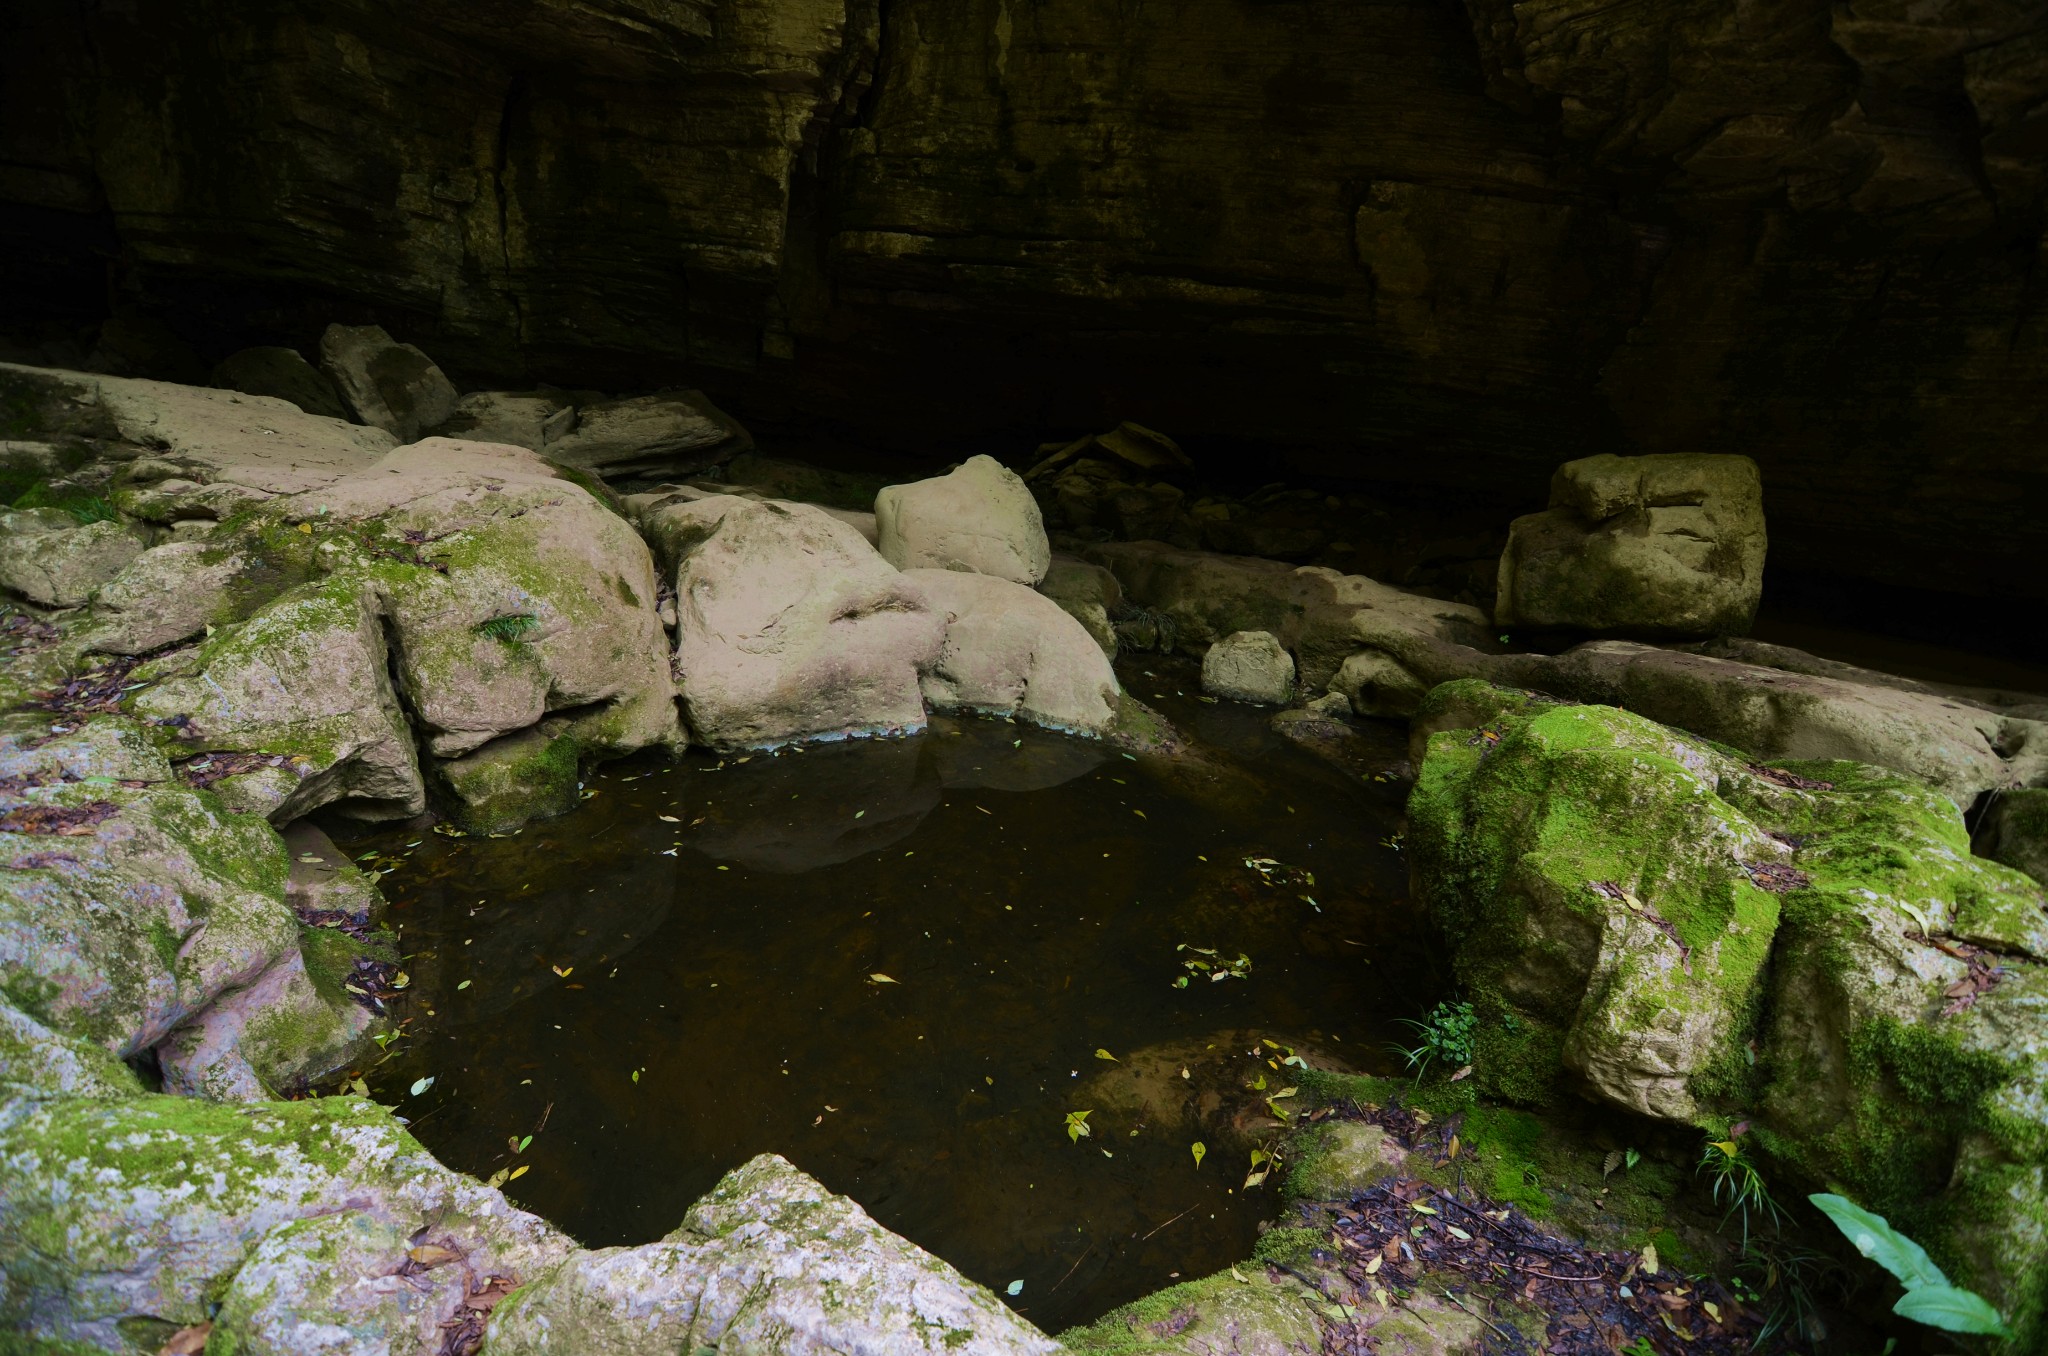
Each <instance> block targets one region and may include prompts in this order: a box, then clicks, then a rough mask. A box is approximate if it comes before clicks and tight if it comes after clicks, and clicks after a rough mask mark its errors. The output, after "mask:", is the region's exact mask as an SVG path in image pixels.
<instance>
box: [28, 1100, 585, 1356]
mask: <svg viewBox="0 0 2048 1356" xmlns="http://www.w3.org/2000/svg"><path fill="white" fill-rule="evenodd" d="M341 1211H349V1212H354V1214H355V1215H356V1216H357V1217H359V1218H362V1219H365V1220H367V1221H369V1222H370V1223H372V1224H374V1225H377V1226H382V1228H381V1231H379V1232H378V1233H377V1240H378V1241H381V1243H382V1244H383V1245H384V1250H383V1251H379V1252H377V1257H376V1260H377V1262H378V1264H379V1266H378V1269H379V1270H381V1271H383V1272H384V1273H385V1274H386V1275H389V1274H391V1273H395V1272H398V1271H399V1270H400V1269H401V1268H403V1267H404V1264H405V1262H406V1261H407V1248H408V1247H409V1246H411V1245H409V1244H408V1243H407V1242H406V1240H407V1238H408V1237H411V1236H417V1237H418V1238H419V1239H420V1241H421V1242H422V1243H433V1244H435V1245H437V1246H440V1247H445V1248H448V1249H449V1250H450V1251H451V1252H458V1253H459V1254H460V1255H461V1256H462V1257H463V1258H464V1259H465V1263H466V1266H467V1267H468V1269H470V1270H471V1271H473V1272H475V1273H476V1274H478V1275H479V1276H481V1275H484V1274H488V1273H493V1272H495V1273H498V1274H502V1275H507V1276H515V1277H519V1278H522V1279H523V1278H525V1277H528V1276H532V1275H534V1274H537V1273H538V1272H539V1271H540V1270H541V1269H542V1267H543V1266H544V1265H545V1264H546V1263H547V1262H550V1261H552V1260H554V1259H555V1258H557V1257H559V1256H561V1255H562V1254H564V1253H566V1252H567V1251H568V1249H569V1247H570V1246H571V1245H570V1244H569V1241H568V1240H567V1239H566V1238H564V1237H563V1236H562V1235H561V1234H559V1233H558V1232H556V1231H555V1230H554V1229H553V1228H551V1227H549V1226H548V1225H547V1224H546V1223H544V1222H543V1221H541V1220H539V1219H537V1218H536V1217H534V1216H532V1215H529V1214H526V1213H525V1212H523V1211H520V1210H517V1209H514V1208H513V1207H511V1206H510V1205H508V1204H507V1203H506V1201H505V1199H504V1197H503V1196H502V1195H501V1194H500V1193H498V1192H496V1191H493V1190H491V1189H489V1188H487V1187H485V1186H483V1185H482V1184H481V1183H479V1182H476V1181H473V1180H471V1179H470V1178H467V1177H464V1176H462V1175H461V1174H459V1173H455V1172H451V1171H449V1170H448V1169H446V1168H444V1167H442V1166H441V1165H440V1164H439V1163H437V1162H435V1161H434V1159H433V1158H432V1157H431V1156H430V1155H429V1154H428V1153H427V1152H426V1150H425V1149H423V1148H421V1147H420V1145H419V1143H418V1142H417V1141H415V1140H414V1139H413V1138H412V1136H410V1135H409V1134H407V1133H406V1132H405V1130H404V1128H403V1127H401V1126H400V1125H399V1124H398V1122H397V1121H396V1120H394V1119H393V1118H392V1117H391V1116H390V1114H389V1113H388V1112H386V1111H385V1110H384V1109H383V1108H382V1107H379V1106H376V1105H375V1104H373V1103H371V1102H368V1101H365V1100H363V1099H361V1098H355V1097H330V1098H321V1099H318V1100H315V1101H307V1102H267V1103H262V1104H258V1105H256V1106H247V1107H243V1106H229V1105H224V1104H221V1103H215V1102H208V1101H204V1100H200V1099H196V1098H187V1097H168V1096H159V1095H149V1096H138V1097H133V1098H128V1099H124V1100H115V1101H100V1100H84V1099H76V1098H74V1099H67V1100H61V1101H52V1102H47V1103H43V1104H40V1105H37V1106H34V1107H33V1108H31V1109H29V1110H28V1111H27V1112H26V1113H25V1114H22V1115H20V1116H19V1117H18V1118H17V1119H15V1120H14V1121H13V1123H12V1124H10V1125H8V1126H7V1127H6V1129H5V1130H4V1131H0V1277H4V1280H0V1324H4V1325H5V1326H6V1327H7V1328H8V1329H9V1330H10V1331H13V1332H16V1333H20V1334H23V1335H25V1336H27V1337H29V1338H31V1339H37V1338H39V1339H42V1340H44V1341H47V1342H73V1343H76V1344H78V1346H79V1347H82V1348H90V1349H97V1350H103V1351H114V1352H130V1351H135V1350H138V1349H140V1350H145V1351H154V1350H155V1349H156V1348H157V1347H158V1346H159V1345H161V1343H162V1341H163V1339H164V1338H165V1337H166V1336H168V1335H169V1333H170V1332H171V1331H172V1330H174V1329H176V1328H178V1327H182V1326H184V1325H186V1324H191V1323H198V1322H200V1321H202V1320H205V1319H208V1318H210V1317H213V1314H212V1313H211V1311H210V1302H211V1301H214V1300H216V1299H220V1298H222V1297H223V1295H224V1294H225V1295H226V1296H227V1297H228V1298H229V1299H230V1300H231V1303H230V1304H229V1305H228V1306H227V1307H226V1308H225V1309H224V1310H223V1322H224V1324H225V1325H227V1326H229V1327H230V1330H231V1331H232V1329H233V1328H234V1327H235V1326H243V1327H256V1326H259V1325H260V1323H261V1321H262V1320H261V1316H262V1315H263V1313H264V1312H265V1310H266V1308H267V1306H268V1305H269V1304H270V1303H271V1301H272V1300H273V1299H278V1298H279V1297H277V1296H276V1295H275V1294H274V1292H275V1289H276V1286H277V1284H278V1283H279V1282H281V1281H284V1280H285V1279H287V1273H288V1270H289V1269H288V1268H285V1267H283V1266H282V1265H281V1264H280V1261H279V1259H277V1258H276V1257H274V1256H271V1257H270V1259H269V1264H268V1266H267V1267H266V1269H265V1270H263V1271H262V1272H259V1273H255V1274H252V1275H251V1276H250V1277H249V1278H247V1279H244V1278H242V1277H240V1276H239V1275H238V1273H239V1272H240V1271H241V1269H242V1268H243V1267H244V1265H245V1264H246V1263H247V1262H249V1261H250V1260H251V1258H252V1256H253V1255H254V1254H255V1252H256V1250H257V1248H258V1246H259V1244H260V1243H262V1242H263V1241H264V1240H265V1236H266V1235H268V1234H271V1232H272V1231H273V1230H278V1229H281V1228H284V1227H286V1226H290V1225H293V1224H295V1223H297V1222H298V1221H302V1220H309V1219H312V1218H315V1217H319V1216H331V1215H334V1214H336V1213H337V1212H341ZM423 1231H424V1232H423ZM342 1241H345V1240H336V1239H333V1238H326V1239H323V1240H320V1243H321V1245H322V1246H324V1247H326V1248H327V1249H329V1251H328V1254H327V1257H326V1259H325V1260H326V1261H327V1262H328V1263H330V1264H332V1263H338V1262H340V1261H342V1260H344V1259H345V1258H346V1260H359V1257H358V1253H360V1252H361V1250H358V1251H357V1252H350V1251H349V1250H348V1249H346V1248H340V1247H338V1246H337V1244H338V1243H340V1242H342ZM282 1242H283V1243H287V1244H289V1243H302V1244H307V1245H310V1244H312V1243H313V1242H314V1240H312V1239H309V1238H304V1237H301V1238H298V1239H289V1238H288V1239H285V1240H282ZM394 1244H395V1245H397V1246H392V1245H394ZM278 1248H279V1245H278V1244H272V1245H271V1253H273V1254H274V1253H275V1252H276V1251H277V1250H278ZM373 1250H374V1249H373ZM302 1255H303V1254H302ZM410 1269H412V1270H420V1269H424V1268H410ZM458 1269H459V1268H458ZM310 1271H311V1272H312V1273H313V1274H311V1275H309V1274H308V1273H307V1272H303V1271H302V1272H300V1273H299V1276H300V1283H301V1284H304V1285H305V1287H306V1288H305V1289H303V1290H299V1291H294V1292H288V1293H286V1294H285V1295H284V1296H282V1297H281V1300H279V1302H281V1303H283V1304H286V1305H289V1306H290V1307H292V1308H294V1309H297V1310H298V1311H300V1312H302V1313H303V1312H311V1313H314V1314H318V1315H321V1316H322V1317H324V1318H325V1319H326V1321H329V1322H336V1321H338V1320H339V1319H341V1318H343V1317H345V1311H344V1312H337V1306H334V1305H331V1304H327V1305H323V1303H322V1299H323V1297H324V1296H331V1295H332V1293H333V1292H335V1291H345V1290H346V1288H347V1285H348V1281H349V1280H350V1278H349V1277H348V1276H346V1275H343V1274H331V1275H330V1274H324V1273H325V1272H326V1268H325V1267H318V1268H311V1269H310ZM316 1279H317V1281H318V1284H313V1283H312V1282H313V1281H315V1280H316ZM420 1288H421V1289H422V1290H425V1289H426V1288H427V1287H425V1286H422V1287H420ZM267 1291H268V1292H272V1293H271V1295H270V1297H269V1298H266V1292H267ZM450 1298H454V1299H459V1296H451V1297H450ZM456 1308H457V1306H456V1304H454V1303H450V1304H448V1305H447V1307H446V1308H445V1309H443V1310H441V1311H439V1312H438V1313H436V1314H434V1315H432V1316H430V1318H429V1321H427V1322H425V1323H423V1324H422V1325H421V1327H422V1328H423V1329H424V1331H422V1332H421V1333H420V1336H421V1337H425V1336H426V1335H428V1334H431V1333H432V1332H433V1326H434V1323H435V1322H437V1321H438V1320H440V1319H443V1318H451V1317H455V1316H457V1315H456V1312H455V1311H456ZM323 1310H324V1312H323ZM357 1312H358V1313H359V1314H360V1313H361V1312H363V1311H362V1310H360V1309H359V1310H358V1311H357ZM370 1312H371V1314H372V1316H373V1317H374V1316H376V1313H377V1311H376V1310H374V1309H371V1311H370ZM386 1321H388V1319H386ZM226 1336H227V1335H226V1334H221V1335H220V1336H218V1337H217V1339H216V1340H220V1341H223V1342H225V1341H226ZM385 1336H386V1340H387V1342H388V1343H389V1345H387V1346H384V1347H379V1348H377V1349H378V1350H403V1349H410V1348H407V1347H406V1346H405V1345H404V1344H403V1343H401V1342H398V1341H396V1340H393V1339H395V1338H396V1337H397V1334H396V1333H388V1334H386V1335H385ZM152 1339H153V1340H152ZM231 1349H233V1348H231ZM257 1349H262V1348H261V1347H258V1348H257ZM301 1349H305V1348H301Z"/></svg>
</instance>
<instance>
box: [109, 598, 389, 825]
mask: <svg viewBox="0 0 2048 1356" xmlns="http://www.w3.org/2000/svg"><path fill="white" fill-rule="evenodd" d="M136 676H137V679H138V681H139V682H142V683H144V684H146V685H145V686H143V687H141V688H140V689H139V690H137V691H136V692H135V693H133V694H132V696H131V697H130V698H129V705H130V709H131V710H133V711H134V712H135V713H136V714H137V715H140V716H143V717H146V718H148V719H150V720H151V721H153V722H156V723H157V725H158V726H159V728H161V729H163V730H165V731H166V732H167V733H168V734H169V735H170V736H171V737H172V738H173V739H174V740H175V743H176V747H177V749H178V751H179V752H181V753H189V754H230V755H264V756H275V757H281V758H282V759H283V760H285V761H284V763H283V764H282V766H283V767H285V768H286V769H287V770H288V772H289V773H290V774H291V775H289V776H287V777H277V776H274V775H270V772H269V771H268V770H266V771H265V772H256V771H255V770H254V769H253V768H252V769H249V770H247V771H240V772H238V773H237V774H236V775H234V776H230V777H228V778H226V779H225V780H223V781H220V782H217V783H216V784H215V789H216V790H217V791H218V792H219V793H220V794H222V795H223V796H226V797H227V798H228V799H229V802H230V803H231V804H234V805H236V806H238V807H240V808H244V809H250V810H255V811H259V812H261V813H263V814H266V815H269V816H270V817H272V818H274V819H275V820H276V821H277V822H278V823H280V824H282V823H288V822H290V821H291V820H293V819H296V818H298V817H299V816H301V815H303V814H306V813H309V812H310V811H312V810H315V809H318V808H319V807H321V806H323V805H327V804H331V803H333V802H336V801H345V802H347V803H348V808H349V809H350V810H351V812H353V813H357V814H360V815H364V816H366V817H371V818H403V817H405V816H408V815H416V814H418V813H420V811H422V810H424V809H425V808H426V788H425V786H424V784H423V783H422V782H421V780H420V769H419V761H418V758H417V756H416V755H415V753H414V751H413V743H412V729H411V725H410V722H409V721H408V720H407V718H406V715H405V712H404V711H403V710H401V709H400V707H399V704H398V696H397V693H396V692H395V691H394V689H393V687H392V683H391V666H390V663H389V654H388V651H387V649H386V644H385V630H384V625H383V622H382V620H381V618H380V602H379V599H378V595H377V592H376V590H375V588H374V587H373V586H372V584H371V583H370V582H369V581H367V580H365V579H363V578H361V577H360V576H357V575H354V574H343V575H338V576H334V577H331V578H328V579H325V580H321V581H319V582H316V583H312V584H306V585H303V586H301V587H300V588H298V589H296V590H294V591H292V592H290V593H287V594H286V595H284V596H283V597H281V598H279V599H277V600H276V601H275V602H272V603H270V604H269V605H268V606H266V607H264V608H263V609H262V610H260V611H259V612H257V613H256V615H254V616H253V617H251V618H249V620H247V621H245V622H242V623H240V624H239V625H235V626H228V627H222V628H220V629H219V630H218V631H216V633H215V634H214V635H212V636H210V637H208V638H207V639H206V640H205V641H203V642H202V643H201V644H200V646H199V647H198V648H197V649H196V650H189V651H183V652H177V653H174V654H172V655H171V656H168V657H166V658H165V659H163V660H160V661H157V662H155V663H153V664H150V665H147V666H145V667H144V668H142V669H139V670H137V674H136Z"/></svg>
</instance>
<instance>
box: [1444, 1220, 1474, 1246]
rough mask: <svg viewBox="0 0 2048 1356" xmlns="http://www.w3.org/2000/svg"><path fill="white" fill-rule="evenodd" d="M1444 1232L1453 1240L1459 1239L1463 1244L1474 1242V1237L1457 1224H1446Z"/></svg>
mask: <svg viewBox="0 0 2048 1356" xmlns="http://www.w3.org/2000/svg"><path fill="white" fill-rule="evenodd" d="M1444 1231H1445V1232H1446V1233H1448V1234H1450V1236H1451V1237H1452V1238H1455V1239H1458V1240H1459V1241H1461V1242H1465V1243H1470V1242H1471V1241H1472V1235H1470V1234H1468V1233H1466V1232H1465V1231H1464V1230H1463V1229H1460V1228H1459V1227H1458V1226H1457V1225H1455V1224H1446V1225H1445V1226H1444Z"/></svg>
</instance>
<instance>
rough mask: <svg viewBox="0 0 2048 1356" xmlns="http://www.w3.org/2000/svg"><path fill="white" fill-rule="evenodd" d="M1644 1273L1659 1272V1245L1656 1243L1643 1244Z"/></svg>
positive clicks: (1652, 1274) (1653, 1273)
mask: <svg viewBox="0 0 2048 1356" xmlns="http://www.w3.org/2000/svg"><path fill="white" fill-rule="evenodd" d="M1643 1274H1644V1275H1645V1276H1654V1275H1656V1274H1657V1245H1656V1244H1655V1243H1645V1244H1644V1245H1643Z"/></svg>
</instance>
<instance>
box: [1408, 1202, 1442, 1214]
mask: <svg viewBox="0 0 2048 1356" xmlns="http://www.w3.org/2000/svg"><path fill="white" fill-rule="evenodd" d="M1408 1208H1409V1209H1410V1210H1413V1211H1414V1212H1415V1213H1416V1214H1418V1215H1434V1214H1436V1213H1437V1211H1436V1207H1434V1206H1429V1205H1424V1204H1423V1203H1422V1202H1421V1201H1410V1202H1409V1203H1408Z"/></svg>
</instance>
